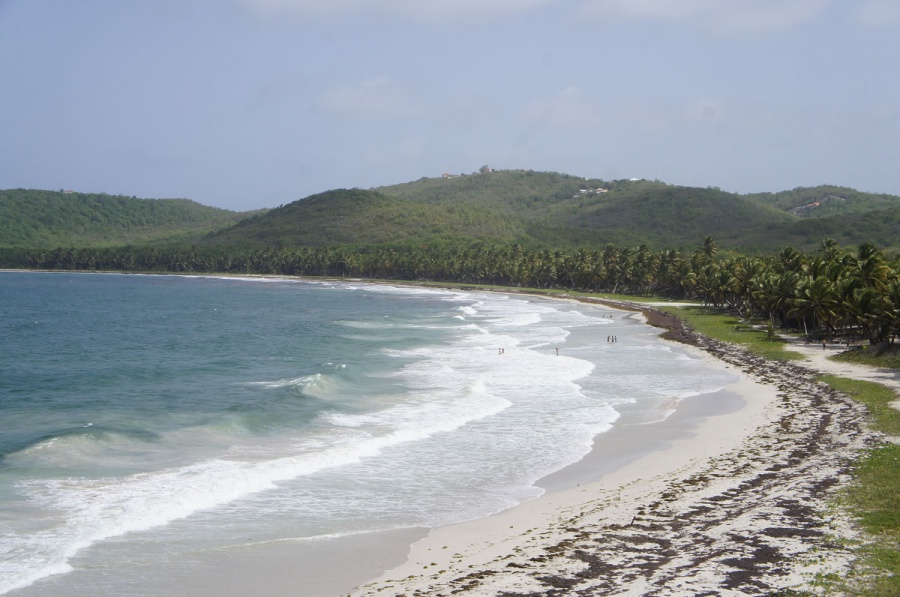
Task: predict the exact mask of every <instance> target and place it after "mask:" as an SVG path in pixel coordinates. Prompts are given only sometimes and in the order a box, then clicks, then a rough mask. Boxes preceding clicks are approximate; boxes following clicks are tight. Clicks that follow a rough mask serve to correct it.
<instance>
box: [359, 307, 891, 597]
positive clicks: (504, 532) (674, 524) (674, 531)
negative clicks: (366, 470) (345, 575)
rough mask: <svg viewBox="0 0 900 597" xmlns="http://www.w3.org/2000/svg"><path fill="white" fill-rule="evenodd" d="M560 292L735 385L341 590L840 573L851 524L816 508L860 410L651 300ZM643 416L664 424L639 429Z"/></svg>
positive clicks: (857, 437)
mask: <svg viewBox="0 0 900 597" xmlns="http://www.w3.org/2000/svg"><path fill="white" fill-rule="evenodd" d="M561 298H569V299H570V300H579V301H580V302H585V303H588V304H594V305H598V306H604V307H613V308H617V309H623V310H631V311H638V312H639V313H641V314H642V315H643V317H645V318H646V319H647V323H649V324H651V325H654V326H655V327H661V328H664V329H666V330H668V331H667V332H666V333H665V334H663V341H666V339H665V338H666V336H668V339H673V338H674V339H676V340H677V341H678V342H679V347H680V348H681V349H682V350H687V351H688V352H689V353H690V354H692V355H693V356H695V357H700V358H703V359H704V360H705V361H706V362H707V364H708V365H709V366H712V367H719V368H725V369H728V370H729V371H732V372H734V373H738V374H739V375H740V380H739V381H737V382H736V383H734V384H732V385H730V386H729V387H728V388H726V390H725V391H723V392H719V393H717V394H714V395H707V396H702V397H692V398H689V399H686V400H684V401H682V403H680V404H679V406H678V408H677V410H676V412H675V413H674V414H673V415H671V416H670V417H668V418H667V419H665V420H664V421H661V422H659V423H658V424H649V425H645V426H637V427H644V429H637V427H634V428H632V429H630V430H629V431H637V433H638V435H641V432H643V438H639V439H637V440H635V439H634V438H627V437H626V436H628V435H629V434H628V433H626V432H625V431H624V428H622V429H619V430H618V432H616V433H613V431H612V430H611V431H610V432H608V434H612V435H609V436H608V437H604V434H601V435H600V436H597V437H596V438H595V440H594V447H593V448H592V451H591V452H590V454H588V455H587V456H586V457H585V458H583V459H582V460H580V461H579V462H577V463H574V464H572V465H570V466H568V467H566V468H565V469H563V470H561V471H558V472H557V473H553V474H551V475H548V476H547V477H545V478H544V479H541V480H540V481H538V483H537V485H538V486H540V487H543V488H545V489H547V492H546V493H545V494H543V495H542V496H540V497H538V498H536V499H534V500H531V501H528V502H524V503H522V504H520V505H518V506H515V507H513V508H510V509H508V510H505V511H503V512H500V513H498V514H494V515H492V516H489V517H486V518H481V519H476V520H471V521H466V522H462V523H457V524H453V525H448V526H444V527H437V528H433V529H431V530H430V532H429V534H428V535H427V536H426V537H424V538H423V539H421V540H419V541H418V542H416V543H414V544H413V545H412V546H411V548H410V552H409V555H408V557H407V559H406V562H405V563H404V564H402V565H400V566H398V567H396V568H393V569H390V570H387V571H385V572H384V573H383V574H382V575H381V576H380V577H378V578H377V579H374V580H372V581H371V582H369V583H366V584H364V585H361V586H359V587H357V588H356V589H355V590H354V591H353V592H352V595H354V596H360V597H361V596H364V595H375V594H384V595H400V594H408V595H413V594H416V595H440V594H443V595H447V594H451V593H453V594H462V595H485V596H487V595H501V594H503V595H509V596H513V595H515V596H524V595H534V596H537V595H551V594H552V595H565V594H583V593H582V592H584V593H588V594H604V595H617V594H621V595H625V594H632V595H634V594H647V593H658V592H659V591H660V590H661V589H665V593H664V594H666V595H684V596H688V595H697V594H701V593H704V592H708V593H709V594H713V593H715V594H721V593H723V592H725V593H727V592H738V593H741V594H744V593H748V594H759V593H762V592H767V591H777V590H780V589H786V588H798V587H801V588H806V589H807V590H809V588H810V587H809V586H808V585H809V583H810V581H812V580H813V579H814V577H815V576H816V575H818V574H828V573H837V574H839V575H840V576H842V577H843V576H844V574H843V572H845V571H846V570H847V569H849V567H850V566H851V565H852V563H853V561H854V559H855V557H854V554H853V553H852V552H851V551H850V550H849V549H847V548H846V547H843V546H842V545H840V544H839V542H838V541H834V540H832V539H831V537H833V536H838V537H841V538H843V539H847V538H853V537H855V536H856V532H855V530H854V528H853V525H852V524H851V522H850V521H848V520H844V519H843V518H842V517H841V516H840V515H838V514H835V513H831V512H829V513H828V515H827V516H826V515H825V513H826V512H828V510H829V506H830V500H831V499H832V497H833V495H834V492H833V490H834V489H835V488H837V487H841V486H844V485H846V484H847V483H848V482H849V480H850V474H849V470H848V467H849V465H850V463H851V462H852V460H853V459H854V457H855V456H856V454H858V453H859V451H861V450H862V449H863V448H865V447H867V446H870V445H872V444H873V443H874V442H876V441H877V439H878V437H879V436H878V434H877V433H874V432H872V431H870V430H868V429H867V427H866V416H867V415H866V412H865V409H864V408H863V407H862V406H860V405H858V404H856V403H855V402H853V401H852V400H850V399H849V398H847V397H844V396H843V395H841V394H838V393H836V392H833V391H832V390H831V389H830V388H828V387H827V386H825V385H824V384H821V383H819V382H817V381H816V379H815V373H814V372H813V371H811V370H810V368H808V367H804V366H801V365H797V364H793V363H774V362H768V361H766V360H765V359H762V358H761V357H757V356H755V355H752V354H750V353H749V352H747V351H745V350H743V349H742V348H738V347H735V346H731V345H727V344H725V343H721V342H718V341H714V340H711V339H708V338H705V337H702V336H699V335H696V334H694V333H692V332H691V331H690V330H689V329H687V328H685V327H684V326H683V325H682V324H681V322H680V320H678V319H677V318H675V317H673V316H670V315H668V314H664V313H662V312H660V311H657V310H655V309H652V308H651V307H646V306H643V305H639V304H633V303H632V304H630V303H622V302H620V301H606V300H584V301H581V300H580V299H573V298H572V297H561ZM715 396H718V397H719V399H721V398H722V396H725V397H726V398H727V399H730V400H731V401H732V403H731V408H725V409H721V408H720V410H719V411H715V409H713V412H710V407H711V406H720V407H721V404H719V405H716V404H714V403H710V400H715V398H711V397H715ZM735 400H738V401H740V400H742V401H743V402H744V403H743V405H740V404H737V405H736V404H735V403H734V401H735ZM654 425H655V426H656V429H655V431H656V433H657V434H658V433H659V432H661V431H665V432H666V433H665V434H663V435H656V436H655V437H652V438H650V437H648V433H649V434H652V433H653V431H654V430H653V429H652V428H653V427H654ZM608 434H607V435H608ZM626 439H631V441H637V442H638V443H640V442H644V443H643V446H642V447H637V454H635V453H634V452H632V451H629V450H630V449H629V448H627V447H626V449H625V450H624V451H623V454H625V455H626V456H627V458H626V459H627V460H628V461H627V462H618V463H616V462H613V463H610V462H609V461H605V462H604V461H603V460H602V454H603V450H604V449H605V448H607V449H608V448H610V447H612V446H615V445H616V441H625V440H626ZM634 447H635V445H634V444H632V448H634Z"/></svg>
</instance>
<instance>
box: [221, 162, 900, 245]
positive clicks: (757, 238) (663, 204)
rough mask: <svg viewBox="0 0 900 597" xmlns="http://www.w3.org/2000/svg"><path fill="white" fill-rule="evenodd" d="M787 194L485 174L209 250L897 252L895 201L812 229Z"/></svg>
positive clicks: (306, 206)
mask: <svg viewBox="0 0 900 597" xmlns="http://www.w3.org/2000/svg"><path fill="white" fill-rule="evenodd" d="M827 188H830V187H823V189H827ZM822 192H825V191H822ZM787 193H788V195H789V196H790V197H792V198H793V199H791V200H788V199H786V198H784V197H782V199H783V201H775V200H773V199H772V198H771V197H768V198H767V197H765V196H761V195H752V196H749V195H738V194H735V193H727V192H724V191H721V190H719V189H714V188H694V187H682V186H675V185H668V184H665V183H662V182H658V181H645V180H619V181H602V180H598V179H584V178H578V177H575V176H568V175H565V174H559V173H555V172H533V171H522V170H509V171H486V172H483V173H476V174H470V175H460V176H453V177H447V178H422V179H419V180H417V181H414V182H409V183H405V184H400V185H392V186H387V187H380V188H378V189H372V190H360V189H354V190H337V191H329V192H327V193H321V194H319V195H314V196H312V197H309V198H306V199H302V200H299V201H295V202H293V203H290V204H289V205H286V206H284V207H282V208H279V209H275V210H272V211H271V212H269V213H267V214H265V215H262V216H260V217H258V218H255V219H252V220H248V221H245V222H243V223H241V224H240V225H238V226H236V227H234V228H232V229H229V230H225V231H222V232H220V233H217V234H215V235H211V236H210V237H209V238H208V239H207V240H205V241H204V242H206V243H210V244H217V245H220V244H223V243H224V244H236V245H240V246H246V247H253V246H265V245H277V246H311V247H326V246H340V245H351V246H361V245H373V244H375V245H383V244H389V245H394V246H407V245H409V246H421V245H439V246H442V245H446V244H448V243H449V244H454V243H463V244H466V243H471V242H499V243H506V242H518V243H520V244H522V245H523V246H527V247H531V248H549V249H554V248H557V249H577V248H582V247H584V248H594V249H596V248H601V247H603V246H605V245H606V244H610V243H612V244H615V245H619V246H638V245H642V244H643V245H647V246H649V247H651V248H657V249H662V248H678V249H683V248H685V247H690V246H696V244H697V243H698V242H700V241H701V240H702V239H703V238H704V237H706V236H709V235H713V236H715V237H716V239H717V241H718V242H719V243H720V245H721V246H722V247H724V248H732V249H740V250H744V251H767V250H774V249H778V248H781V247H784V246H794V247H796V248H798V249H806V250H811V249H814V248H816V247H817V246H818V245H819V243H821V241H822V240H823V239H824V238H834V239H836V240H837V241H838V242H839V243H841V244H843V245H846V246H854V245H858V244H860V243H863V242H872V243H876V244H878V245H879V246H882V247H885V248H900V245H898V243H900V198H892V197H891V196H887V195H882V196H871V195H868V194H865V193H857V194H856V195H855V196H853V199H850V200H847V201H845V203H844V204H843V205H845V206H851V207H852V209H851V210H849V211H840V209H839V207H840V206H838V207H837V208H834V209H837V210H838V211H837V212H836V213H835V214H834V215H832V216H823V217H818V218H815V219H811V218H807V217H801V216H799V215H797V214H794V213H791V209H793V208H792V207H791V206H792V205H793V204H794V203H797V202H802V201H805V200H806V199H807V196H806V195H804V196H803V197H800V195H799V194H798V193H799V191H790V192H787ZM801 194H802V193H801ZM788 195H786V196H785V197H787V196H788ZM848 196H850V195H849V194H848ZM798 197H800V198H798ZM894 199H896V201H897V204H898V206H897V207H892V206H893V205H894V204H895V203H894V201H893V200H894Z"/></svg>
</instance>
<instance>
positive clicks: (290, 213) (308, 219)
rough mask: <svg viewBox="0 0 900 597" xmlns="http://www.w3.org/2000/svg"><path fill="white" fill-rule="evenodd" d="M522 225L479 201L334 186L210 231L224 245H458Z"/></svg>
mask: <svg viewBox="0 0 900 597" xmlns="http://www.w3.org/2000/svg"><path fill="white" fill-rule="evenodd" d="M520 236H522V225H521V224H520V223H518V222H516V221H514V220H512V219H510V218H507V217H504V216H502V215H500V214H497V213H496V212H494V211H492V210H490V209H486V208H484V207H481V206H479V205H469V204H457V203H449V204H442V205H426V204H424V203H412V202H408V201H404V200H402V199H398V198H396V197H392V196H389V195H385V194H384V193H381V192H378V191H362V190H359V189H352V190H348V189H338V190H334V191H328V192H325V193H321V194H318V195H313V196H311V197H308V198H306V199H304V200H302V201H295V202H293V203H290V204H288V205H285V206H283V207H278V208H275V209H273V210H271V211H269V212H267V213H264V214H260V215H258V216H255V217H253V218H250V219H247V220H244V221H243V222H240V223H239V224H237V225H236V226H234V227H232V228H228V229H225V230H222V231H220V232H218V233H217V234H214V235H210V236H209V237H208V238H206V239H205V240H204V241H203V243H204V244H211V245H219V246H221V245H229V246H246V247H253V246H265V245H275V246H286V247H294V246H314V247H325V246H335V245H386V244H393V245H404V244H406V245H412V246H415V245H420V244H425V243H430V244H446V243H451V244H459V243H464V242H468V241H470V240H471V239H473V238H475V239H495V240H497V241H501V242H503V241H507V242H511V241H513V240H514V239H516V238H517V237H520Z"/></svg>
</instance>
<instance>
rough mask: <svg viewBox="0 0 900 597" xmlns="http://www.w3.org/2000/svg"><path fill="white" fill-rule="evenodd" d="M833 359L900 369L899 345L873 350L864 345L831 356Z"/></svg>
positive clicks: (881, 367)
mask: <svg viewBox="0 0 900 597" xmlns="http://www.w3.org/2000/svg"><path fill="white" fill-rule="evenodd" d="M831 358H833V359H834V360H835V361H841V362H844V363H855V364H857V365H868V366H869V367H878V368H880V369H900V347H898V348H897V350H893V351H884V350H875V349H872V348H871V347H869V346H865V347H863V348H860V349H858V350H848V351H846V352H842V353H841V354H839V355H835V356H833V357H831Z"/></svg>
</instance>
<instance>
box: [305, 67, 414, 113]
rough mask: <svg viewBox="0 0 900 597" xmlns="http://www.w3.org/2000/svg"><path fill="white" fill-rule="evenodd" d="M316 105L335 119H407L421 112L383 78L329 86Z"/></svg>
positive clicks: (412, 98) (392, 84)
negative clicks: (337, 117) (338, 117)
mask: <svg viewBox="0 0 900 597" xmlns="http://www.w3.org/2000/svg"><path fill="white" fill-rule="evenodd" d="M318 103H319V106H320V107H321V108H322V109H323V110H325V111H326V112H329V113H331V114H334V115H336V116H340V117H350V118H360V119H366V120H374V119H382V120H385V119H386V120H393V119H408V118H411V117H417V116H421V115H422V114H423V113H424V112H425V107H424V105H423V104H421V103H420V102H419V101H417V100H416V99H415V98H414V97H413V96H412V94H410V93H408V92H407V91H406V90H405V89H403V88H402V87H401V86H399V85H397V84H396V83H395V82H393V81H391V80H390V79H388V78H387V77H375V78H371V79H367V80H365V81H362V82H360V83H355V84H351V85H338V86H335V87H332V88H331V89H329V90H328V91H326V92H325V93H323V94H322V95H321V96H320V97H319V102H318Z"/></svg>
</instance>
